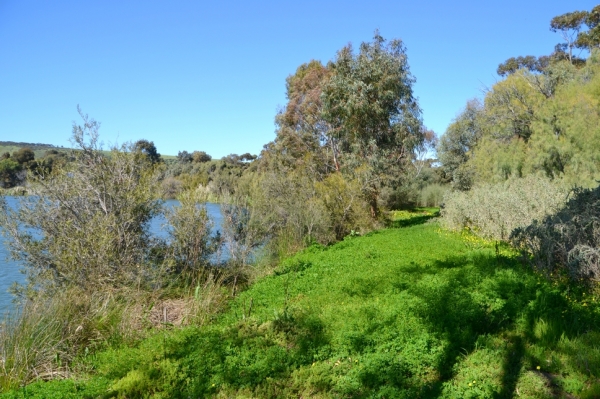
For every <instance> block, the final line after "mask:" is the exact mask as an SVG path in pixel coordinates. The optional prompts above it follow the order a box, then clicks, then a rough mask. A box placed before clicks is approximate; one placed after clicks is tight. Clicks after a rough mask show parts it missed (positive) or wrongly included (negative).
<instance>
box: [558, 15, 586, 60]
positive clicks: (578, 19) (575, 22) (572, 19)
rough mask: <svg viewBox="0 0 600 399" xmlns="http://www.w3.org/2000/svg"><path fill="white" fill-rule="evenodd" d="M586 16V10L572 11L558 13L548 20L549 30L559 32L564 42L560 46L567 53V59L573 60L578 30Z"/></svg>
mask: <svg viewBox="0 0 600 399" xmlns="http://www.w3.org/2000/svg"><path fill="white" fill-rule="evenodd" d="M587 18H588V13H587V12H586V11H573V12H568V13H566V14H563V15H558V16H556V17H554V18H552V20H551V21H550V30H551V31H552V32H559V31H560V32H561V33H562V37H563V39H564V40H565V43H562V44H561V48H562V49H563V50H564V51H565V52H566V53H567V55H568V60H569V61H570V62H571V63H572V62H573V48H575V47H576V43H577V38H578V36H579V31H580V30H581V28H582V26H583V25H584V24H585V22H586V20H587Z"/></svg>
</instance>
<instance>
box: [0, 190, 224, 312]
mask: <svg viewBox="0 0 600 399" xmlns="http://www.w3.org/2000/svg"><path fill="white" fill-rule="evenodd" d="M6 200H7V202H8V204H9V206H16V204H17V199H16V198H14V197H6ZM178 204H179V201H177V200H167V201H165V207H168V208H171V207H173V206H176V205H178ZM206 211H207V212H208V215H209V217H210V218H211V219H212V220H213V222H214V226H213V233H216V231H217V230H219V229H220V228H221V222H222V220H223V215H222V214H221V207H220V206H219V205H218V204H212V203H207V204H206ZM166 229H167V227H166V226H165V219H164V218H163V217H156V218H154V219H152V221H151V222H150V232H151V233H152V234H154V235H156V236H158V237H165V236H166V234H167V231H166ZM20 269H21V266H20V265H19V264H18V263H17V262H15V261H13V260H12V259H10V258H9V252H8V248H6V244H5V238H4V237H3V236H2V235H0V315H3V314H4V313H5V312H6V311H8V310H10V309H11V308H12V299H13V297H12V295H10V294H9V293H8V289H9V288H10V286H11V285H12V284H13V283H14V282H19V283H23V282H24V281H25V275H23V274H22V273H21V272H20Z"/></svg>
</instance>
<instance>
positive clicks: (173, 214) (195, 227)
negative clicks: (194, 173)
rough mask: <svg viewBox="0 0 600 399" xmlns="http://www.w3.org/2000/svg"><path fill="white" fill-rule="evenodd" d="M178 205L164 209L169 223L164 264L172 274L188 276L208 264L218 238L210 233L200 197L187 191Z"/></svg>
mask: <svg viewBox="0 0 600 399" xmlns="http://www.w3.org/2000/svg"><path fill="white" fill-rule="evenodd" d="M177 198H178V199H179V206H175V207H173V208H172V209H170V210H167V211H166V212H165V219H166V221H167V223H168V225H169V229H168V234H169V238H168V239H167V240H168V244H169V245H168V251H169V252H170V254H169V256H168V257H167V263H171V264H170V265H169V266H171V268H172V270H170V272H171V273H173V272H174V273H175V274H176V275H182V276H183V277H184V278H187V279H190V278H191V277H193V276H196V275H198V274H199V272H201V271H202V270H203V269H204V268H206V267H208V266H209V259H210V256H211V255H212V254H213V253H214V252H215V251H216V250H217V248H218V247H219V245H220V237H218V236H214V235H213V234H212V233H211V229H212V227H213V222H212V220H210V219H209V217H208V214H207V212H206V206H205V205H204V202H205V201H203V198H201V197H200V196H198V195H196V194H195V193H194V192H191V191H187V192H184V193H183V194H181V195H180V196H179V197H177Z"/></svg>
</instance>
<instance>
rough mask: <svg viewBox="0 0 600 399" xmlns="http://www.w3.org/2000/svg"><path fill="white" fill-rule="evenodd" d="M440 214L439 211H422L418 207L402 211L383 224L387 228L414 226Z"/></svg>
mask: <svg viewBox="0 0 600 399" xmlns="http://www.w3.org/2000/svg"><path fill="white" fill-rule="evenodd" d="M438 216H440V212H439V210H438V211H435V212H423V211H420V210H418V209H411V210H407V211H403V215H401V216H400V217H399V218H396V219H393V218H392V219H389V220H387V221H386V223H385V225H386V227H388V228H401V227H410V226H416V225H419V224H423V223H426V222H427V221H429V220H431V219H433V218H436V217H438Z"/></svg>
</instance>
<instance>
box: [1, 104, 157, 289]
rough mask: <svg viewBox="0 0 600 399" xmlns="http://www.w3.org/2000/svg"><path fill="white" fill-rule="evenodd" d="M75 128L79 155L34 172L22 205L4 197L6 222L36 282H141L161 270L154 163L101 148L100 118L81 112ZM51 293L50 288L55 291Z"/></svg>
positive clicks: (16, 252)
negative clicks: (154, 250)
mask: <svg viewBox="0 0 600 399" xmlns="http://www.w3.org/2000/svg"><path fill="white" fill-rule="evenodd" d="M82 118H83V120H84V125H83V126H77V125H75V126H74V127H73V141H74V144H76V145H78V147H79V150H78V151H77V152H74V157H75V159H74V161H73V162H70V163H68V164H67V165H65V167H64V168H59V169H56V170H54V171H52V172H51V173H50V174H47V175H40V174H37V175H33V176H32V177H31V181H32V182H33V183H34V184H32V185H31V188H30V190H29V191H30V194H32V195H30V196H28V197H22V198H20V199H19V207H18V209H17V210H15V209H12V208H10V207H8V206H7V204H6V203H5V202H4V201H2V199H0V208H1V209H2V211H0V226H2V229H3V232H4V233H5V234H6V235H7V236H8V238H9V241H8V242H9V245H10V249H11V254H12V256H13V258H15V259H17V260H20V261H23V262H24V263H25V264H26V265H27V271H28V278H29V282H30V283H31V287H36V288H47V289H50V288H59V287H65V286H79V287H84V288H89V289H97V288H99V287H103V286H104V287H115V286H123V285H128V284H130V285H132V284H135V285H139V284H140V283H145V282H148V280H149V279H150V278H151V277H152V275H153V272H154V270H155V268H152V267H143V266H147V263H148V262H146V260H147V257H148V253H149V251H150V250H151V247H152V240H151V239H150V236H149V227H150V220H151V219H152V217H154V216H155V215H157V214H158V213H159V212H160V210H161V201H160V200H157V199H156V193H157V181H156V179H155V178H154V168H153V166H152V164H151V163H150V162H148V161H147V160H146V156H145V155H144V154H142V153H140V152H135V151H132V150H133V148H132V146H128V145H123V146H121V147H119V148H113V149H112V151H111V152H110V155H109V156H106V155H105V154H104V153H103V152H102V151H101V146H100V144H99V141H98V128H99V124H98V123H97V122H96V121H94V120H93V119H89V118H88V117H87V115H83V114H82ZM50 291H52V290H50Z"/></svg>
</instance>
